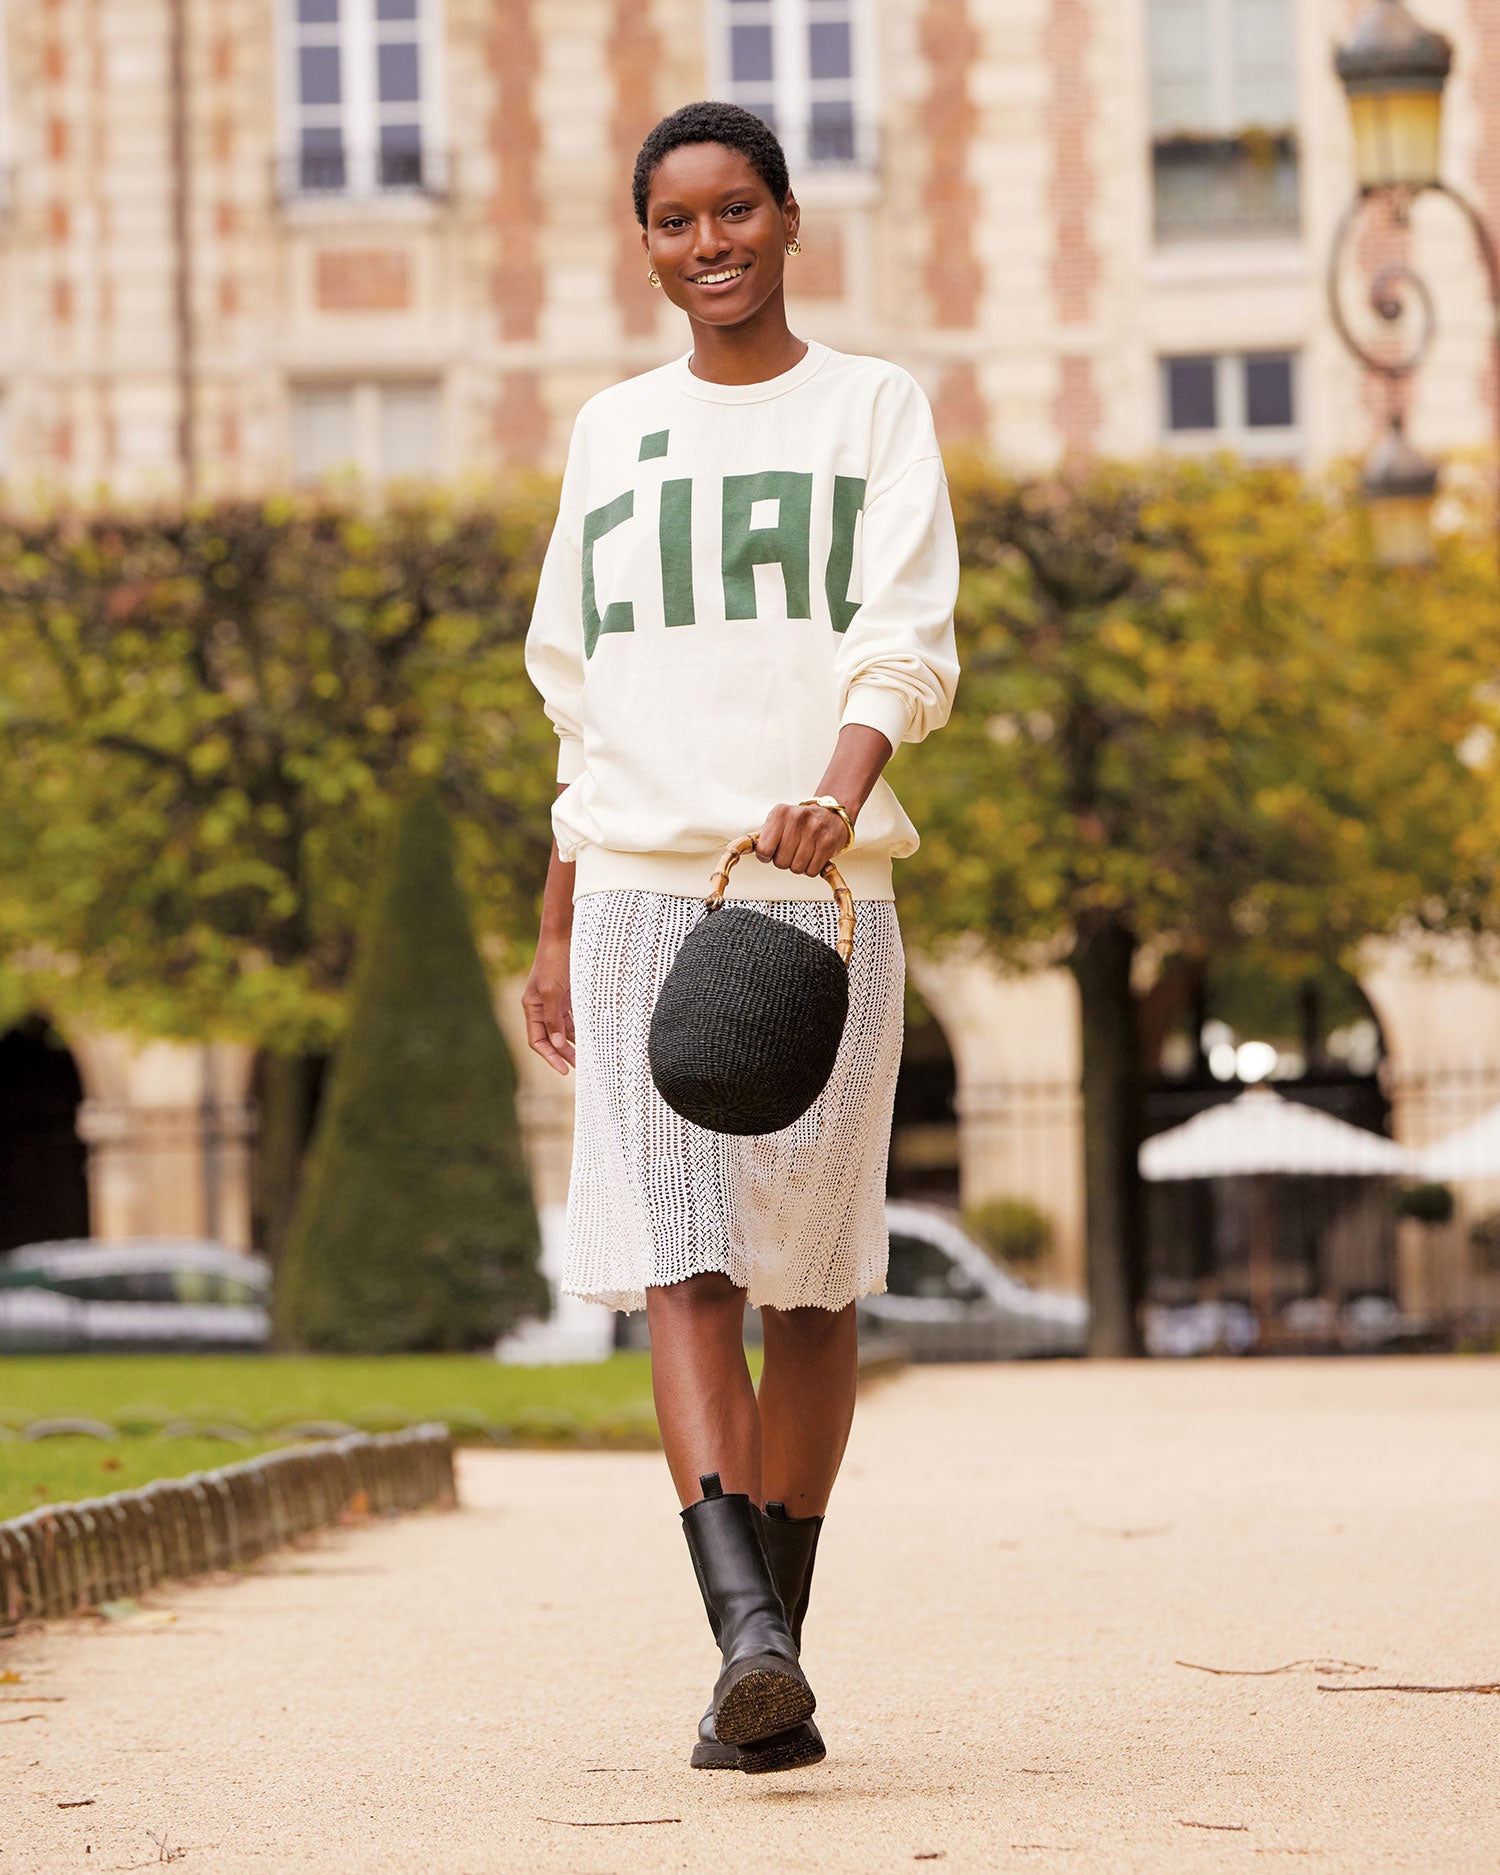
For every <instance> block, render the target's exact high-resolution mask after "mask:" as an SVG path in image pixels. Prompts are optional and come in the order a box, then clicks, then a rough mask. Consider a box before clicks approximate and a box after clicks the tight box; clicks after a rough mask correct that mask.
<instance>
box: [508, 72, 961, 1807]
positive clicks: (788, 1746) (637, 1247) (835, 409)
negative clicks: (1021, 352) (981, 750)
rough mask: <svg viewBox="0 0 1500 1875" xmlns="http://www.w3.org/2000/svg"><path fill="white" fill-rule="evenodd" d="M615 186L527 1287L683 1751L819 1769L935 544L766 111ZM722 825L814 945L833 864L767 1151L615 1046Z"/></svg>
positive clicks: (757, 882) (935, 715) (934, 671)
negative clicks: (815, 270) (570, 1338)
mask: <svg viewBox="0 0 1500 1875" xmlns="http://www.w3.org/2000/svg"><path fill="white" fill-rule="evenodd" d="M634 190H635V209H636V215H637V217H638V219H639V221H640V223H641V228H642V236H641V239H642V245H643V246H644V248H645V251H646V256H647V261H648V264H649V273H648V274H647V280H648V282H649V288H650V290H653V291H654V290H660V291H661V292H662V293H664V294H665V295H666V297H667V298H668V299H669V300H670V301H671V302H672V304H673V305H674V306H677V307H680V308H681V309H682V311H683V312H685V313H686V314H687V316H688V320H689V323H690V325H691V328H692V340H693V349H692V352H691V354H690V355H689V356H688V357H687V358H684V359H679V360H678V361H677V362H676V363H675V364H671V365H667V366H665V367H664V368H662V369H661V370H658V371H650V372H647V373H646V374H645V375H644V376H643V377H638V378H634V379H632V380H630V381H629V382H627V383H624V384H617V385H615V386H614V387H613V388H612V389H610V390H607V391H603V392H601V393H600V394H599V395H598V396H597V397H595V398H593V399H592V400H591V401H590V402H589V403H588V404H587V405H585V407H584V409H583V411H582V413H581V414H580V416H579V418H578V422H577V425H576V428H575V430H574V433H573V442H572V447H571V449H570V452H569V456H568V466H567V473H566V477H565V479H564V483H563V492H562V501H561V507H560V511H559V514H558V520H557V527H556V530H555V532H554V534H553V537H552V543H551V546H550V547H549V549H548V553H547V558H546V563H545V566H544V569H543V573H542V578H541V584H540V588H539V591H538V595H537V605H536V613H535V617H534V619H533V623H532V627H531V633H530V637H529V639H528V643H527V668H528V670H529V671H530V674H531V677H532V681H533V682H534V683H535V684H536V686H537V688H538V689H539V690H540V692H541V694H542V698H543V701H544V703H545V705H546V709H547V713H548V715H549V716H550V717H551V719H552V722H553V724H554V726H555V728H556V730H557V734H558V740H559V744H560V750H559V760H558V780H559V783H560V784H561V787H560V792H559V795H558V799H557V801H556V804H555V806H554V809H553V825H554V829H555V831H556V835H557V841H556V845H555V847H554V849H553V854H552V862H551V868H550V870H549V873H548V877H547V888H546V895H545V898H544V902H543V911H542V929H541V936H540V941H539V944H538V948H537V956H536V964H535V967H534V969H533V970H532V973H531V978H530V981H529V983H528V984H527V988H526V993H525V1006H526V1018H527V1029H528V1036H529V1040H530V1044H531V1046H532V1048H534V1049H535V1050H536V1051H537V1053H538V1054H540V1055H541V1056H542V1057H543V1059H544V1060H546V1061H547V1062H549V1063H550V1064H551V1066H552V1067H554V1068H555V1069H556V1070H557V1071H558V1072H559V1073H561V1074H566V1073H567V1071H568V1069H569V1067H570V1066H571V1065H575V1064H576V1067H577V1070H578V1098H577V1131H576V1137H575V1144H574V1159H573V1176H572V1186H571V1190H570V1192H569V1199H568V1247H567V1261H566V1273H565V1287H566V1288H567V1290H568V1292H569V1293H570V1294H573V1295H579V1296H586V1297H590V1298H592V1299H594V1300H596V1301H599V1302H602V1303H605V1304H607V1305H609V1306H610V1307H613V1308H617V1309H635V1308H640V1307H642V1306H644V1307H645V1309H646V1313H647V1319H648V1322H649V1324H650V1332H651V1372H652V1387H653V1391H654V1394H655V1399H656V1409H657V1416H658V1419H659V1421H660V1425H661V1435H662V1443H663V1445H664V1447H665V1449H666V1457H667V1463H668V1466H669V1467H670V1470H671V1474H672V1479H673V1482H674V1484H675V1485H676V1487H677V1491H678V1495H679V1497H680V1499H681V1502H682V1505H683V1512H682V1520H683V1526H684V1529H685V1531H686V1534H687V1540H688V1548H689V1551H690V1553H691V1557H692V1561H693V1566H694V1570H695V1572H696V1574H697V1578H698V1584H699V1588H700V1590H701V1592H702V1595H703V1600H704V1603H705V1606H706V1607H707V1610H708V1618H709V1624H710V1626H711V1628H712V1630H713V1634H714V1638H715V1640H716V1642H717V1643H718V1645H719V1648H720V1652H721V1669H720V1673H719V1677H718V1681H717V1684H716V1686H715V1689H714V1699H713V1704H712V1705H711V1706H710V1708H709V1710H708V1712H707V1713H705V1715H704V1718H703V1721H702V1723H701V1725H700V1727H699V1736H698V1742H697V1744H696V1746H695V1747H694V1749H693V1753H692V1763H693V1765H694V1766H695V1767H697V1768H700V1769H739V1770H744V1771H752V1772H759V1771H770V1770H789V1769H793V1768H795V1767H797V1766H800V1765H806V1764H814V1763H817V1762H818V1761H819V1760H820V1759H821V1758H822V1757H823V1756H824V1748H823V1742H822V1739H821V1738H820V1737H819V1734H818V1731H817V1728H816V1726H814V1725H813V1724H812V1722H811V1715H812V1711H813V1706H814V1700H813V1695H812V1691H811V1688H810V1687H809V1686H808V1684H807V1680H806V1677H805V1675H804V1674H803V1672H802V1668H801V1665H800V1662H799V1658H798V1656H799V1651H800V1643H801V1630H802V1619H803V1616H804V1614H805V1612H806V1608H807V1599H808V1591H809V1586H810V1582H811V1576H812V1566H813V1555H814V1551H815V1549H816V1546H817V1541H818V1533H819V1530H820V1528H821V1526H822V1521H823V1512H824V1510H825V1508H826V1506H827V1503H828V1497H829V1493H830V1491H831V1490H832V1488H833V1481H834V1478H835V1477H836V1475H837V1473H838V1468H839V1463H840V1460H841V1459H842V1457H843V1452H844V1445H845V1442H846V1440H847V1438H848V1434H849V1425H850V1420H851V1418H852V1415H853V1411H854V1390H855V1374H856V1340H855V1320H854V1304H855V1300H856V1298H857V1297H859V1296H861V1295H864V1294H867V1293H869V1292H870V1291H872V1290H878V1289H881V1288H883V1287H884V1283H885V1264H886V1256H887V1249H888V1245H887V1239H886V1231H885V1222H884V1193H885V1171H886V1155H887V1151H888V1146H889V1139H890V1122H891V1104H892V1099H893V1096H894V1090H895V1080H896V1070H897V1066H898V1063H899V1059H900V1053H901V1012H902V991H903V972H904V962H903V958H902V951H901V938H900V933H899V931H898V929H897V925H896V917H895V907H894V905H893V903H892V890H891V861H892V859H893V858H895V857H899V856H901V855H903V854H907V853H911V852H913V851H914V850H915V849H916V845H917V836H916V833H915V830H914V829H913V828H912V826H911V823H910V822H909V821H908V820H907V818H906V816H905V815H904V814H903V813H902V811H901V808H900V806H899V804H898V803H897V801H896V798H895V796H894V795H893V794H892V793H891V791H890V789H889V788H888V787H887V786H886V784H885V783H884V782H883V781H882V780H881V779H880V775H881V770H882V769H883V768H884V767H885V764H886V763H887V761H889V759H890V756H891V753H892V750H893V749H894V748H895V746H896V745H898V744H900V743H901V742H919V741H920V740H921V739H922V737H923V736H925V735H926V734H927V733H928V731H929V730H932V729H936V728H938V727H940V726H941V724H942V723H943V722H944V721H945V720H946V719H947V715H948V710H949V707H950V704H951V702H952V697H953V688H954V684H955V682H956V681H957V675H958V668H957V662H956V658H955V653H954V644H953V601H954V595H955V591H956V587H957V579H958V559H957V548H956V544H955V541H954V534H953V522H952V517H951V514H950V511H949V507H948V496H947V485H946V483H945V481H944V477H943V468H942V461H941V458H940V457H939V454H938V446H937V440H936V437H935V434H934V431H933V426H932V417H931V413H930V411H929V410H928V407H927V403H926V400H925V399H924V398H923V396H922V393H921V391H920V390H918V388H917V386H916V385H915V384H914V383H913V382H912V380H911V379H910V378H909V377H907V375H906V374H905V373H904V372H902V371H899V370H897V369H896V368H895V367H894V366H891V365H888V364H885V363H883V362H881V361H879V360H876V359H870V358H855V357H845V356H843V355H841V354H839V353H836V352H832V351H830V350H829V349H828V348H827V347H825V346H822V345H817V344H808V343H806V342H804V341H803V340H801V339H798V338H795V337H794V336H793V335H792V333H791V331H790V330H789V328H788V326H787V320H786V308H785V304H784V300H783V274H784V271H785V268H786V264H787V259H788V257H789V256H794V255H796V254H797V253H799V252H800V242H799V241H798V238H797V231H798V225H799V222H800V210H799V209H798V206H797V202H796V199H795V197H794V196H793V194H792V191H791V188H790V185H789V182H788V177H787V168H786V159H785V157H784V155H783V153H782V150H781V146H780V144H779V143H778V142H777V141H776V138H775V136H774V135H773V134H772V132H771V131H770V130H769V129H768V128H767V126H766V125H765V124H764V123H763V122H762V121H761V120H760V119H759V118H758V117H754V116H752V115H750V114H749V113H748V112H746V111H743V110H740V109H738V108H737V107H736V106H733V105H729V104H714V103H707V104H691V105H688V106H686V107H685V108H684V109H683V110H680V111H677V112H675V113H674V114H673V115H672V116H670V117H668V118H666V119H664V120H663V121H662V122H661V123H660V124H658V125H657V127H656V128H655V130H653V131H652V133H651V135H650V136H649V137H648V138H647V139H646V141H645V143H644V145H643V146H642V148H641V152H640V155H639V157H638V158H637V161H636V168H635V178H634ZM752 829H753V830H755V836H756V858H757V859H758V860H759V861H760V865H759V866H755V867H752V866H751V865H750V864H749V863H748V861H747V862H745V863H742V864H741V866H740V867H739V868H738V869H737V870H736V871H735V872H734V873H733V874H732V875H731V878H730V892H731V895H733V896H736V897H741V898H745V899H749V900H751V901H752V902H753V903H754V904H755V906H756V908H757V909H759V910H761V911H764V912H766V913H767V914H769V915H771V916H773V917H777V918H784V919H786V920H788V921H790V922H791V923H793V924H796V925H798V926H800V927H801V928H802V929H804V930H806V931H808V932H811V933H814V934H816V935H818V936H821V937H823V938H825V939H826V940H827V941H828V942H829V943H832V942H833V939H834V936H835V915H834V907H833V904H832V899H831V895H830V892H829V888H828V886H827V884H826V883H824V882H823V881H822V880H821V878H820V874H821V873H822V871H823V868H824V867H825V866H826V865H827V864H828V862H829V861H830V860H836V861H837V862H838V865H839V867H840V869H841V871H842V872H843V874H844V877H845V879H846V880H847V882H848V884H849V886H850V888H851V889H852V891H853V894H854V897H855V900H856V903H857V926H856V938H855V950H854V956H853V960H852V963H851V966H850V1012H849V1021H848V1026H847V1028H846V1030H845V1034H844V1039H843V1043H842V1046H841V1048H840V1051H839V1056H838V1061H837V1064H836V1066H835V1068H834V1072H833V1077H832V1079H831V1081H830V1082H829V1084H828V1087H827V1088H826V1090H825V1091H824V1093H823V1094H822V1095H821V1096H820V1097H819V1099H818V1100H817V1101H816V1102H815V1103H814V1105H813V1107H812V1108H811V1109H810V1111H809V1112H808V1113H807V1114H806V1115H805V1116H804V1118H803V1119H802V1120H801V1121H799V1122H798V1123H797V1124H796V1125H795V1126H792V1127H788V1128H787V1129H786V1130H785V1131H784V1132H781V1133H776V1134H771V1135H768V1136H764V1137H759V1138H730V1137H727V1136H724V1135H721V1134H716V1133H709V1132H706V1131H703V1130H701V1129H699V1128H697V1127H694V1126H692V1125H690V1124H688V1123H687V1122H686V1121H684V1120H682V1119H680V1118H679V1117H678V1116H677V1115H676V1114H675V1113H674V1112H673V1111H672V1110H671V1109H670V1108H668V1107H667V1106H666V1105H665V1104H664V1103H663V1101H662V1100H661V1099H660V1097H659V1096H658V1095H657V1093H656V1090H655V1088H654V1087H653V1085H652V1082H651V1078H650V1073H649V1069H648V1066H647V1056H646V1036H647V1029H648V1026H649V1022H650V1017H651V1011H652V1008H653V1005H654V1003H655V1000H656V994H657V991H658V990H659V988H660V987H661V984H662V981H663V979H664V978H665V976H666V973H667V971H668V969H669V968H670V966H671V962H672V958H673V955H674V953H675V951H676V948H677V946H678V944H679V943H680V942H681V940H682V938H683V937H684V936H685V935H686V934H687V932H688V931H689V930H690V929H691V928H692V927H693V925H694V924H695V923H696V922H697V920H698V919H699V918H700V917H701V916H702V915H703V911H702V900H703V896H704V894H705V892H706V891H707V889H708V881H709V876H710V874H711V873H712V871H713V869H714V862H715V860H716V859H717V857H718V855H719V854H720V853H721V851H722V850H723V848H724V846H725V845H726V843H727V842H728V841H729V840H731V839H733V838H734V837H735V836H737V835H739V834H742V833H744V832H746V831H747V830H752ZM747 1299H748V1301H749V1302H750V1303H751V1304H753V1305H754V1306H755V1307H757V1308H758V1309H760V1311H761V1318H762V1322H763V1325H764V1337H765V1365H764V1370H763V1373H762V1376H761V1384H760V1393H759V1398H758V1399H757V1396H756V1393H755V1390H754V1388H753V1386H752V1384H751V1380H750V1375H749V1371H748V1369H747V1367H746V1364H745V1355H744V1344H743V1334H744V1311H745V1304H746V1301H747Z"/></svg>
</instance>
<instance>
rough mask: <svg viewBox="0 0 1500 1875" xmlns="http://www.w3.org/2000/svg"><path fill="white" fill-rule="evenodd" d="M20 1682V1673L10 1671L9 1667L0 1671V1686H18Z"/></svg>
mask: <svg viewBox="0 0 1500 1875" xmlns="http://www.w3.org/2000/svg"><path fill="white" fill-rule="evenodd" d="M20 1684H21V1676H20V1674H19V1673H12V1672H11V1670H10V1668H9V1667H7V1668H6V1669H5V1671H4V1673H0V1686H19V1685H20Z"/></svg>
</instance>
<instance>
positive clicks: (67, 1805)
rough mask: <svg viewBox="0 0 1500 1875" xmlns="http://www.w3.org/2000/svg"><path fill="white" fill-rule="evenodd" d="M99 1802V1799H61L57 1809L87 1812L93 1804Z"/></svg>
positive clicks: (58, 1801)
mask: <svg viewBox="0 0 1500 1875" xmlns="http://www.w3.org/2000/svg"><path fill="white" fill-rule="evenodd" d="M98 1801H99V1799H98V1798H97V1797H59V1798H58V1800H57V1807H58V1809H59V1810H86V1809H87V1808H88V1806H89V1805H90V1804H91V1803H97V1802H98Z"/></svg>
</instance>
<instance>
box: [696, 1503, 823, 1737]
mask: <svg viewBox="0 0 1500 1875" xmlns="http://www.w3.org/2000/svg"><path fill="white" fill-rule="evenodd" d="M700 1483H701V1484H702V1486H703V1496H702V1497H701V1498H700V1499H699V1501H698V1502H697V1503H696V1504H689V1506H688V1507H687V1509H686V1510H685V1511H684V1512H683V1513H682V1527H683V1530H684V1532H685V1533H686V1536H687V1543H688V1553H689V1555H691V1557H692V1559H693V1570H694V1573H695V1574H696V1575H697V1578H698V1587H699V1589H700V1590H701V1592H702V1595H703V1606H704V1607H705V1609H707V1611H708V1624H709V1626H710V1627H711V1628H712V1629H713V1636H714V1639H715V1641H716V1642H717V1643H718V1646H719V1651H720V1653H721V1654H722V1655H723V1665H722V1667H721V1669H720V1672H719V1678H718V1681H717V1683H716V1684H715V1686H714V1703H713V1719H714V1736H715V1738H716V1739H717V1740H718V1741H719V1742H721V1743H723V1744H726V1745H748V1744H753V1743H754V1742H755V1741H756V1740H757V1739H769V1738H773V1737H776V1736H778V1735H779V1734H780V1733H782V1732H785V1731H787V1730H789V1729H790V1728H791V1727H793V1726H796V1725H800V1724H801V1723H802V1721H803V1720H804V1719H809V1718H811V1717H812V1714H813V1709H814V1707H815V1706H816V1705H817V1701H816V1700H815V1699H814V1698H813V1691H812V1688H811V1687H810V1686H809V1685H808V1683H807V1678H806V1676H805V1675H804V1673H803V1671H802V1668H801V1667H800V1665H799V1664H798V1661H797V1647H796V1643H795V1642H794V1641H793V1639H792V1636H791V1630H790V1629H789V1628H788V1626H787V1622H786V1616H785V1614H784V1612H783V1610H782V1605H781V1597H780V1596H779V1595H778V1593H777V1591H776V1585H775V1583H774V1582H773V1581H772V1579H771V1570H770V1565H769V1564H768V1562H767V1560H766V1548H765V1542H764V1538H763V1537H762V1535H761V1529H762V1524H763V1521H764V1520H763V1519H762V1517H761V1514H760V1512H759V1511H758V1510H757V1509H756V1507H755V1505H754V1504H753V1503H752V1502H751V1500H750V1499H749V1498H748V1497H746V1496H744V1495H743V1493H740V1492H734V1493H729V1494H726V1493H725V1491H724V1490H723V1488H722V1486H721V1485H720V1483H719V1478H718V1474H717V1472H709V1473H708V1474H707V1476H705V1477H704V1478H702V1479H701V1480H700Z"/></svg>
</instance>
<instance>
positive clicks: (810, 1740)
mask: <svg viewBox="0 0 1500 1875" xmlns="http://www.w3.org/2000/svg"><path fill="white" fill-rule="evenodd" d="M827 1756H828V1751H827V1748H826V1747H825V1745H824V1743H823V1739H822V1736H821V1734H820V1733H819V1731H818V1728H817V1726H815V1725H814V1724H813V1723H812V1721H811V1720H810V1719H809V1720H807V1721H805V1722H804V1723H803V1724H801V1725H794V1726H793V1727H792V1729H791V1730H790V1731H789V1732H782V1733H780V1734H779V1735H778V1736H777V1737H775V1738H763V1739H761V1740H760V1741H759V1743H758V1744H754V1745H745V1746H744V1747H742V1749H741V1751H740V1769H741V1770H742V1771H743V1772H744V1773H745V1774H746V1776H747V1777H760V1776H762V1775H764V1774H765V1773H766V1772H768V1771H801V1770H805V1769H806V1768H807V1766H808V1765H811V1764H821V1763H822V1762H823V1760H824V1759H825V1758H826V1757H827Z"/></svg>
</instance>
